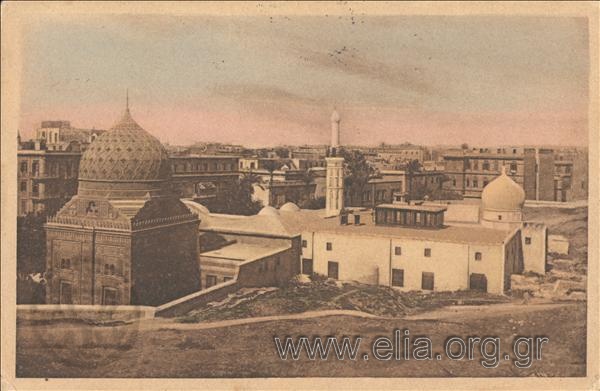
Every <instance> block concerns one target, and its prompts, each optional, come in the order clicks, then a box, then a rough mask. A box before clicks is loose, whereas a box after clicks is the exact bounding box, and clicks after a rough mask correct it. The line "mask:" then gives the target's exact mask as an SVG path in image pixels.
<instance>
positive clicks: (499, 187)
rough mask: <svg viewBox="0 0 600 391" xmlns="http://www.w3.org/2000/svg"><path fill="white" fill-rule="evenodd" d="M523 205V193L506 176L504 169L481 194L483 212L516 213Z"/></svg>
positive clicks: (520, 188)
mask: <svg viewBox="0 0 600 391" xmlns="http://www.w3.org/2000/svg"><path fill="white" fill-rule="evenodd" d="M524 203H525V191H523V188H522V187H521V186H520V185H519V184H517V183H516V182H515V181H513V180H512V179H511V178H509V177H508V175H506V171H505V169H504V167H502V174H500V176H498V177H497V178H496V179H494V180H493V181H491V182H490V183H489V184H488V185H487V186H486V187H484V189H483V191H482V192H481V206H482V207H483V209H484V210H494V211H516V210H521V209H522V208H523V204H524Z"/></svg>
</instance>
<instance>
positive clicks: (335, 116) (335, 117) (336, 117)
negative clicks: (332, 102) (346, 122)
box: [331, 110, 341, 122]
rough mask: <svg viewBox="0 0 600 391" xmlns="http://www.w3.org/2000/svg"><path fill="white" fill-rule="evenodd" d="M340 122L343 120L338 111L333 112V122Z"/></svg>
mask: <svg viewBox="0 0 600 391" xmlns="http://www.w3.org/2000/svg"><path fill="white" fill-rule="evenodd" d="M340 120H341V118H340V115H339V113H338V112H337V110H333V113H331V122H340Z"/></svg>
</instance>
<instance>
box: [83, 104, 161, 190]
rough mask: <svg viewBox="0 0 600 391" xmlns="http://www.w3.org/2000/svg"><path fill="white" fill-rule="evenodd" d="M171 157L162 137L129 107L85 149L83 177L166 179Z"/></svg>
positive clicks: (120, 179) (116, 179)
mask: <svg viewBox="0 0 600 391" xmlns="http://www.w3.org/2000/svg"><path fill="white" fill-rule="evenodd" d="M170 175H171V168H170V164H169V157H168V155H167V152H166V151H165V149H164V147H163V146H162V144H161V143H160V141H158V139H157V138H156V137H154V136H152V135H151V134H150V133H148V132H146V131H145V130H144V129H142V127H141V126H140V125H138V124H137V123H136V122H135V121H134V120H133V118H131V114H130V113H129V109H127V110H126V111H125V114H124V115H123V118H121V120H120V121H119V122H118V123H117V124H116V125H114V126H113V127H112V128H111V129H110V130H109V131H108V132H105V133H103V134H102V135H101V136H100V137H98V138H97V139H96V140H94V142H92V143H91V144H90V146H89V148H88V149H87V150H86V151H85V152H84V153H83V156H82V157H81V162H80V163H79V180H92V181H111V182H112V181H117V182H137V181H157V180H159V181H162V180H167V179H169V177H170Z"/></svg>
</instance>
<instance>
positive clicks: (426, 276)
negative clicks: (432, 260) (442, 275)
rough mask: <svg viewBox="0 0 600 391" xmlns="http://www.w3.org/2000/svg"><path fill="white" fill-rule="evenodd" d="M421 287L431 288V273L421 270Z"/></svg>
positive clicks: (429, 289)
mask: <svg viewBox="0 0 600 391" xmlns="http://www.w3.org/2000/svg"><path fill="white" fill-rule="evenodd" d="M421 289H423V290H428V291H432V290H433V273H428V272H423V274H422V275H421Z"/></svg>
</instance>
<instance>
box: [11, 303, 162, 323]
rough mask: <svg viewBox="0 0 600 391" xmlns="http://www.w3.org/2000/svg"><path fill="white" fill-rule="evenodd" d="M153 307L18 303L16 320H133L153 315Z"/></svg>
mask: <svg viewBox="0 0 600 391" xmlns="http://www.w3.org/2000/svg"><path fill="white" fill-rule="evenodd" d="M154 311H155V308H154V307H147V306H133V305H131V306H130V305H102V306H100V305H79V304H19V305H17V319H18V320H73V319H77V320H89V321H110V320H121V321H127V320H133V319H148V318H153V317H154Z"/></svg>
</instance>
